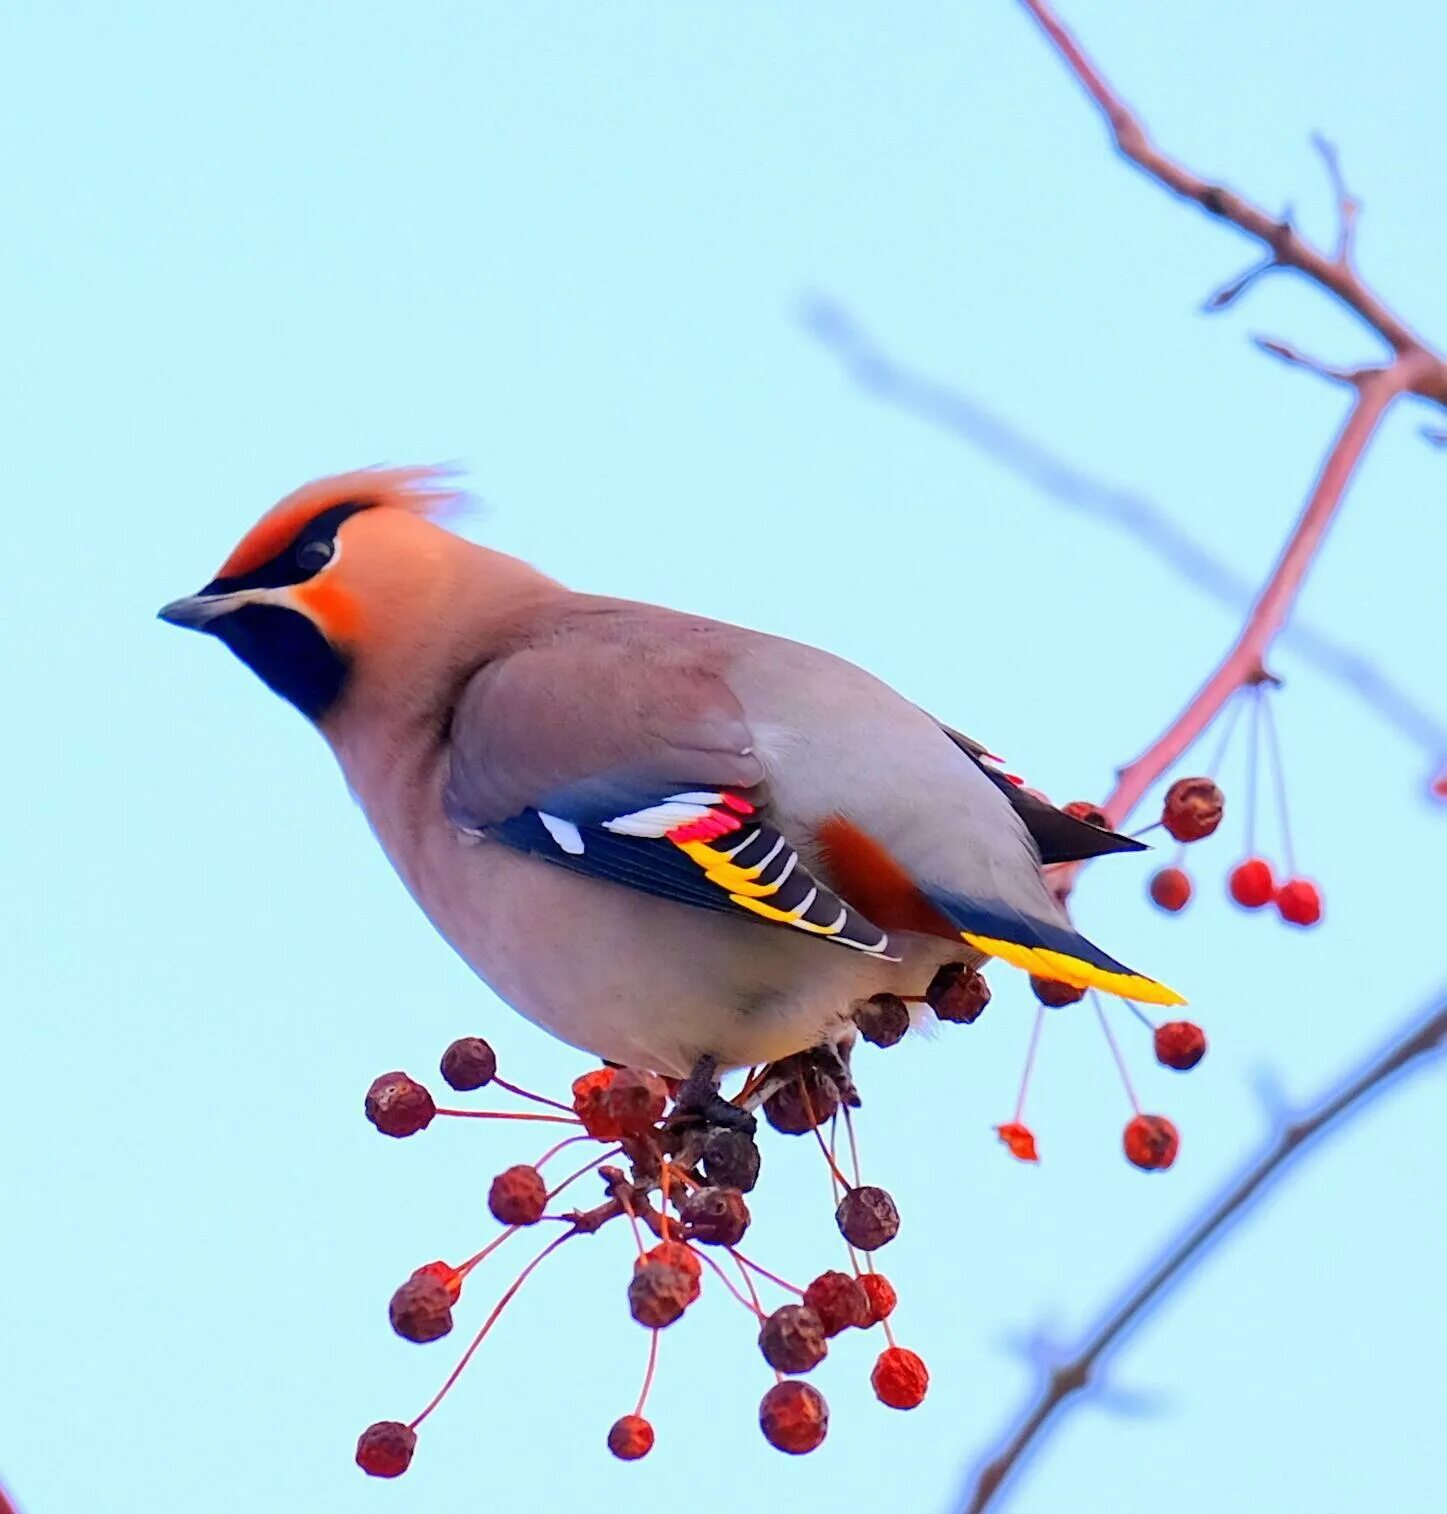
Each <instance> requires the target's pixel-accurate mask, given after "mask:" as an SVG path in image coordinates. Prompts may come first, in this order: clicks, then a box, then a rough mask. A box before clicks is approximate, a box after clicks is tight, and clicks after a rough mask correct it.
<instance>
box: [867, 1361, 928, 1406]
mask: <svg viewBox="0 0 1447 1514" xmlns="http://www.w3.org/2000/svg"><path fill="white" fill-rule="evenodd" d="M869 1381H870V1382H871V1383H873V1384H874V1396H875V1397H876V1398H877V1399H878V1400H879V1401H880V1403H882V1404H888V1405H889V1407H890V1408H891V1409H917V1408H918V1407H919V1406H920V1404H922V1403H923V1402H924V1396H925V1392H926V1390H927V1389H928V1388H929V1372H928V1370H927V1369H926V1367H925V1364H924V1363H923V1362H922V1361H921V1360H920V1359H919V1357H917V1356H916V1355H915V1354H914V1352H913V1351H906V1350H905V1349H904V1347H903V1346H890V1347H889V1348H888V1349H887V1350H885V1351H881V1352H880V1353H879V1360H878V1361H877V1362H875V1364H874V1371H873V1372H871V1373H870V1374H869Z"/></svg>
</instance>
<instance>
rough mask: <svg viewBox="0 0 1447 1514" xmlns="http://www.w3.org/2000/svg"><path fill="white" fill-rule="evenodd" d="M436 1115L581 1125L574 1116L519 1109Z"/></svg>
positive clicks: (451, 1112)
mask: <svg viewBox="0 0 1447 1514" xmlns="http://www.w3.org/2000/svg"><path fill="white" fill-rule="evenodd" d="M437 1113H438V1114H445V1115H450V1116H451V1117H452V1118H453V1119H454V1120H540V1121H542V1122H543V1123H545V1124H548V1125H581V1124H582V1123H583V1122H582V1121H581V1120H580V1119H578V1118H577V1116H576V1115H569V1116H567V1118H564V1117H563V1116H562V1115H560V1114H532V1113H530V1112H528V1111H525V1110H521V1109H512V1110H503V1109H439V1110H438V1111H437Z"/></svg>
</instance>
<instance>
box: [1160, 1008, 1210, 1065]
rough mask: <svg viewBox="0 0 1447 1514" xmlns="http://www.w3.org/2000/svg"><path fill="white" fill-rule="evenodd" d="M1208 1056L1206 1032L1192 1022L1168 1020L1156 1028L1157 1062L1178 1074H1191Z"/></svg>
mask: <svg viewBox="0 0 1447 1514" xmlns="http://www.w3.org/2000/svg"><path fill="white" fill-rule="evenodd" d="M1205 1055H1206V1032H1205V1031H1204V1030H1202V1029H1201V1027H1200V1026H1199V1025H1196V1024H1193V1023H1192V1022H1191V1021H1190V1020H1168V1021H1167V1022H1166V1023H1165V1024H1164V1025H1157V1026H1156V1061H1157V1062H1159V1063H1160V1064H1161V1066H1162V1067H1174V1068H1175V1069H1176V1071H1177V1072H1189V1071H1190V1070H1191V1068H1193V1067H1194V1066H1195V1065H1196V1063H1197V1062H1199V1061H1200V1060H1201V1058H1202V1057H1204V1056H1205Z"/></svg>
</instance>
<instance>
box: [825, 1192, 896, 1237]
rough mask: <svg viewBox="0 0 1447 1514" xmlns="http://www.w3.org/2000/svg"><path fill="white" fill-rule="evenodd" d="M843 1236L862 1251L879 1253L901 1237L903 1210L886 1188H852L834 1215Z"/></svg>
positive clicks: (841, 1200)
mask: <svg viewBox="0 0 1447 1514" xmlns="http://www.w3.org/2000/svg"><path fill="white" fill-rule="evenodd" d="M834 1218H835V1220H836V1221H837V1222H838V1225H839V1232H840V1234H841V1235H842V1236H843V1237H844V1239H845V1240H846V1241H848V1242H849V1244H850V1245H851V1246H855V1247H858V1249H859V1250H860V1251H878V1250H879V1248H880V1247H881V1246H883V1245H884V1244H885V1242H887V1241H892V1240H893V1239H894V1238H895V1236H896V1235H898V1234H899V1210H898V1209H896V1208H895V1205H894V1200H893V1199H892V1198H890V1196H889V1195H888V1194H887V1193H886V1192H885V1191H884V1189H882V1188H875V1187H873V1186H872V1185H870V1184H867V1183H866V1184H865V1185H864V1186H863V1187H862V1188H851V1189H850V1190H849V1192H848V1193H846V1194H845V1195H844V1197H843V1198H842V1199H840V1200H839V1207H838V1209H836V1210H835V1211H834Z"/></svg>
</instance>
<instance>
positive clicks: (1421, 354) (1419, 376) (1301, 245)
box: [1020, 0, 1447, 405]
mask: <svg viewBox="0 0 1447 1514" xmlns="http://www.w3.org/2000/svg"><path fill="white" fill-rule="evenodd" d="M1020 3H1021V4H1022V5H1023V6H1024V7H1025V9H1026V10H1027V11H1029V13H1030V15H1031V16H1032V17H1033V18H1034V19H1035V21H1036V23H1037V24H1038V25H1039V27H1040V29H1041V30H1042V31H1043V32H1044V33H1045V35H1046V36H1047V37H1048V38H1049V39H1050V41H1051V43H1052V44H1053V45H1054V47H1055V50H1056V51H1057V52H1058V53H1059V54H1060V56H1061V58H1062V59H1063V60H1064V62H1065V64H1066V66H1067V67H1068V68H1069V69H1070V71H1071V72H1072V73H1073V74H1074V75H1075V77H1076V80H1077V81H1078V82H1079V84H1080V86H1081V88H1082V89H1084V90H1085V92H1086V94H1088V95H1089V96H1090V98H1091V99H1092V100H1093V101H1094V102H1095V105H1096V106H1097V108H1098V109H1099V110H1100V113H1101V114H1102V115H1103V116H1104V117H1105V120H1106V123H1107V125H1108V126H1109V127H1110V130H1111V134H1112V136H1113V137H1114V138H1115V145H1116V147H1117V148H1118V149H1119V151H1120V153H1121V156H1122V157H1124V158H1126V159H1127V160H1128V161H1129V162H1131V163H1134V164H1135V165H1136V167H1138V168H1139V169H1141V170H1142V171H1143V172H1144V173H1146V174H1148V175H1149V176H1150V177H1151V178H1153V179H1154V180H1155V181H1156V182H1157V183H1158V184H1160V185H1162V186H1164V187H1165V188H1166V189H1169V190H1170V191H1171V192H1172V193H1173V194H1177V195H1180V196H1181V198H1182V199H1186V200H1191V201H1193V202H1194V203H1195V204H1197V205H1199V206H1200V207H1201V208H1202V209H1203V210H1205V211H1206V212H1208V213H1209V214H1210V215H1213V216H1216V217H1218V218H1219V219H1220V220H1223V221H1226V222H1229V223H1230V224H1231V225H1232V226H1235V227H1237V228H1238V229H1239V230H1241V231H1243V232H1245V233H1246V235H1247V236H1249V237H1254V238H1255V239H1256V240H1257V241H1258V242H1260V243H1261V244H1262V246H1263V247H1264V248H1265V249H1266V251H1267V253H1268V257H1269V262H1270V263H1271V264H1272V265H1274V266H1277V267H1281V268H1292V269H1295V270H1296V271H1297V272H1299V273H1302V274H1304V275H1305V276H1306V277H1307V278H1309V279H1311V280H1312V282H1313V283H1316V284H1319V285H1320V286H1321V288H1323V289H1324V290H1326V291H1327V292H1328V293H1329V294H1331V295H1333V296H1334V297H1335V298H1336V299H1337V300H1339V301H1340V302H1341V303H1342V304H1343V305H1345V306H1346V308H1347V309H1348V310H1350V311H1352V312H1353V313H1354V314H1355V315H1357V316H1358V317H1359V318H1360V319H1361V320H1362V321H1363V322H1364V323H1365V324H1366V325H1367V326H1370V327H1371V329H1372V330H1373V331H1375V332H1377V334H1378V335H1379V336H1381V337H1382V339H1383V340H1384V341H1385V342H1386V343H1387V345H1388V346H1389V347H1390V348H1391V349H1392V352H1393V353H1394V354H1395V356H1396V358H1397V359H1398V360H1399V361H1400V360H1404V359H1405V360H1408V361H1406V362H1405V363H1404V364H1403V366H1402V367H1401V369H1400V370H1399V374H1398V377H1399V379H1400V381H1401V386H1400V389H1399V392H1403V393H1406V392H1410V393H1412V394H1416V395H1419V396H1420V397H1421V398H1423V399H1425V400H1430V401H1432V402H1433V403H1435V404H1438V405H1447V362H1444V361H1443V359H1442V358H1441V357H1440V356H1439V355H1438V354H1437V353H1435V352H1434V351H1433V350H1432V349H1431V348H1430V347H1429V346H1428V345H1427V343H1426V342H1424V341H1423V340H1422V338H1421V337H1419V336H1418V335H1417V333H1416V332H1415V331H1413V330H1412V328H1411V327H1410V326H1408V325H1407V323H1406V322H1405V321H1404V320H1402V318H1401V317H1400V316H1398V315H1397V314H1396V313H1395V312H1394V311H1392V310H1390V309H1389V308H1388V307H1387V305H1386V304H1385V302H1384V301H1383V300H1382V299H1381V298H1380V297H1379V296H1378V295H1377V294H1375V293H1374V292H1373V291H1372V290H1371V289H1370V288H1368V287H1367V285H1366V283H1365V282H1364V281H1363V280H1362V278H1361V276H1360V275H1359V274H1358V273H1357V271H1356V268H1355V266H1354V265H1353V263H1352V260H1351V250H1352V234H1353V231H1354V228H1355V224H1356V216H1357V210H1358V206H1357V202H1356V201H1355V200H1354V199H1352V197H1351V196H1350V195H1349V194H1348V193H1347V190H1346V186H1345V184H1344V183H1343V182H1342V178H1341V169H1340V166H1339V164H1338V162H1337V157H1336V152H1335V149H1333V148H1331V147H1330V146H1329V145H1328V144H1327V143H1326V142H1325V141H1323V140H1322V139H1321V138H1317V139H1316V142H1317V150H1318V152H1320V153H1321V154H1322V157H1323V159H1324V160H1325V162H1326V166H1327V172H1328V174H1329V175H1330V177H1331V180H1332V188H1333V191H1334V192H1335V194H1336V198H1337V212H1338V219H1339V231H1338V240H1337V247H1336V251H1335V252H1334V253H1333V254H1331V255H1328V254H1327V253H1324V252H1322V251H1321V250H1320V249H1319V248H1317V247H1314V246H1313V245H1312V244H1311V243H1310V242H1308V241H1307V240H1306V238H1305V237H1303V236H1302V235H1301V233H1300V232H1299V231H1298V230H1297V229H1296V227H1295V226H1293V225H1292V224H1291V221H1290V220H1289V219H1283V220H1278V219H1277V218H1276V217H1275V216H1272V215H1269V214H1268V213H1267V212H1266V211H1264V210H1262V209H1261V207H1260V206H1258V205H1253V204H1252V203H1251V201H1250V200H1248V199H1246V198H1245V197H1244V196H1242V195H1239V194H1237V193H1236V191H1235V190H1234V189H1229V188H1227V187H1226V186H1225V185H1224V184H1213V183H1211V182H1210V181H1209V180H1208V179H1203V178H1201V176H1200V175H1199V174H1195V173H1193V172H1192V171H1191V170H1190V169H1189V168H1186V167H1184V166H1183V165H1182V164H1180V163H1177V162H1176V161H1175V160H1174V159H1173V158H1169V157H1167V156H1166V155H1165V154H1164V153H1163V152H1161V151H1160V150H1159V149H1158V148H1157V147H1156V146H1155V145H1154V144H1153V143H1152V142H1151V140H1150V137H1149V136H1148V135H1147V133H1146V129H1145V127H1144V126H1143V125H1142V124H1141V121H1140V118H1139V117H1138V116H1137V115H1136V114H1135V112H1134V111H1133V110H1132V109H1131V108H1130V107H1129V106H1128V105H1127V104H1126V103H1125V101H1124V100H1122V99H1121V97H1120V96H1119V95H1118V94H1117V93H1116V92H1115V90H1114V89H1113V88H1112V87H1111V86H1110V85H1109V84H1108V83H1107V82H1106V80H1105V78H1104V76H1103V75H1102V74H1101V73H1100V71H1099V70H1098V69H1097V68H1096V66H1095V64H1094V63H1092V62H1091V60H1090V59H1089V58H1088V57H1087V56H1086V54H1085V51H1084V49H1083V48H1082V47H1081V46H1080V44H1079V43H1078V42H1077V41H1076V40H1075V38H1074V37H1073V36H1071V34H1070V33H1069V32H1068V31H1067V30H1066V29H1065V27H1064V26H1063V25H1062V24H1061V22H1060V21H1059V19H1058V18H1057V17H1056V15H1055V13H1054V10H1053V9H1052V7H1051V6H1049V5H1047V4H1046V3H1045V0H1020ZM1253 275H1254V271H1253ZM1238 292H1239V291H1238ZM1393 366H1394V367H1395V366H1396V364H1394V365H1393Z"/></svg>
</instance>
